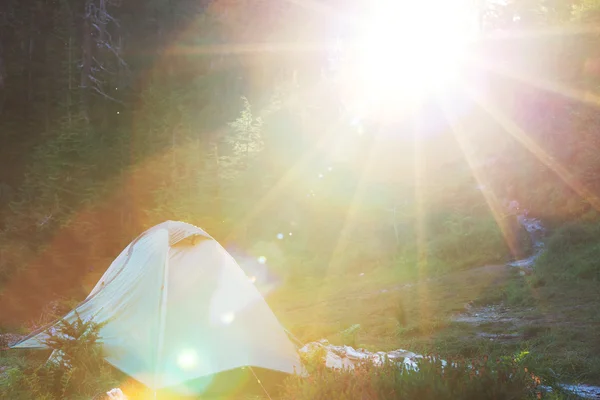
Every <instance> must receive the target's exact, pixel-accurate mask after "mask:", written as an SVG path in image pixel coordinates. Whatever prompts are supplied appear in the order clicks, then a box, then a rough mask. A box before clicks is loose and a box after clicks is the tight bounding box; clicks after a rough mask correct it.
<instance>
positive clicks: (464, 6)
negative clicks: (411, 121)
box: [344, 0, 476, 110]
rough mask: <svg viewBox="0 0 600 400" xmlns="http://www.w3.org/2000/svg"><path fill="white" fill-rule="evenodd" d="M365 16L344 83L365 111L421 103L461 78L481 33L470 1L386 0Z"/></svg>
mask: <svg viewBox="0 0 600 400" xmlns="http://www.w3.org/2000/svg"><path fill="white" fill-rule="evenodd" d="M373 4H374V5H373V8H372V10H371V12H370V13H368V16H367V17H366V18H365V19H364V25H363V28H362V29H361V33H360V35H359V40H358V43H356V47H355V53H354V54H353V59H354V61H352V62H350V63H348V65H349V68H350V69H351V71H349V73H347V74H344V76H346V77H347V82H345V83H344V85H345V86H348V88H344V90H349V91H350V92H351V96H352V97H353V98H354V99H355V101H356V102H357V103H360V105H358V106H357V107H358V108H360V109H362V110H365V109H367V110H369V109H370V110H372V109H377V108H378V107H380V106H381V105H385V106H390V105H392V106H394V107H397V106H398V105H401V104H403V103H408V104H409V105H410V104H415V102H419V101H421V100H423V98H425V97H428V96H430V95H432V94H434V93H436V92H440V91H443V90H444V89H447V88H448V87H449V86H451V85H453V84H454V83H456V82H457V81H458V78H459V72H460V68H461V65H462V63H463V61H464V58H465V55H466V52H467V49H468V46H469V44H470V42H471V41H472V40H473V39H474V38H475V30H474V28H475V26H476V25H475V24H474V21H476V19H474V14H473V11H472V7H470V6H469V5H470V0H424V1H414V0H381V1H378V2H373Z"/></svg>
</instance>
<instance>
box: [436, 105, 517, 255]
mask: <svg viewBox="0 0 600 400" xmlns="http://www.w3.org/2000/svg"><path fill="white" fill-rule="evenodd" d="M439 104H440V106H441V109H442V112H443V113H444V115H445V116H446V120H447V121H448V122H449V124H450V129H451V130H452V133H453V135H454V137H455V138H456V142H457V143H458V146H459V148H460V150H461V152H462V153H463V155H464V158H465V161H466V162H467V164H468V165H469V169H470V170H471V173H472V174H473V177H474V178H475V180H476V181H477V184H478V185H480V186H485V185H486V180H485V178H484V177H483V175H482V173H481V171H480V169H479V168H477V165H476V163H475V161H474V160H473V157H472V154H474V149H473V147H472V146H471V143H470V142H469V140H468V139H467V137H466V134H465V128H464V127H463V125H462V124H461V123H460V122H459V118H458V116H457V115H455V113H453V112H452V111H451V110H452V107H451V106H450V105H449V104H447V102H445V101H440V103H439ZM482 194H483V197H484V199H485V201H486V203H487V205H488V207H489V209H490V211H491V212H492V216H493V217H494V219H495V220H496V224H497V225H498V227H499V228H500V231H501V232H502V236H503V237H504V240H505V242H506V244H507V245H508V247H509V250H510V252H511V253H512V254H513V255H516V254H518V253H517V246H516V238H515V237H514V235H512V233H511V231H510V230H509V229H507V226H506V224H505V223H504V217H505V215H504V212H503V210H502V206H501V201H499V199H498V198H497V197H496V195H495V193H493V192H491V191H489V190H483V191H482Z"/></svg>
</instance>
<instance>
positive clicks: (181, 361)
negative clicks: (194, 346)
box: [177, 349, 198, 370]
mask: <svg viewBox="0 0 600 400" xmlns="http://www.w3.org/2000/svg"><path fill="white" fill-rule="evenodd" d="M197 364H198V355H197V354H196V352H195V351H194V350H189V349H188V350H184V351H182V352H181V354H179V357H177V365H179V368H181V369H183V370H189V369H192V368H194V367H195V366H196V365H197Z"/></svg>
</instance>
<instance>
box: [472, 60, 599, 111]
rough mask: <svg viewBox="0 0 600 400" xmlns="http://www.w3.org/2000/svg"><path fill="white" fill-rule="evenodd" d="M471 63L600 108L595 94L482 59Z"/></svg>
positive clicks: (597, 96)
mask: <svg viewBox="0 0 600 400" xmlns="http://www.w3.org/2000/svg"><path fill="white" fill-rule="evenodd" d="M470 63H471V64H472V65H474V66H477V67H480V68H483V69H486V70H488V71H491V72H494V73H497V74H500V75H504V76H507V77H509V78H512V79H515V80H518V81H520V82H522V83H524V84H526V85H529V86H533V87H536V88H538V89H542V90H544V91H547V92H551V93H555V94H559V95H561V96H564V97H566V98H569V99H571V100H576V101H579V102H582V103H585V104H589V105H592V106H595V107H600V95H598V94H597V93H595V92H592V91H589V90H582V89H577V88H572V87H568V86H566V85H561V84H560V83H556V82H551V81H549V80H547V79H543V78H540V77H539V76H534V75H532V74H525V73H522V72H516V71H514V70H510V69H508V68H506V67H502V66H501V65H499V64H491V63H490V62H486V61H484V60H481V59H477V60H476V59H471V60H470Z"/></svg>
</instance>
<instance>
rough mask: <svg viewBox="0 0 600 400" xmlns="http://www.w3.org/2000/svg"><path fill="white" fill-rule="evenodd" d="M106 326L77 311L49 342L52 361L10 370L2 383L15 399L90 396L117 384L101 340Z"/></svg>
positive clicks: (56, 399)
mask: <svg viewBox="0 0 600 400" xmlns="http://www.w3.org/2000/svg"><path fill="white" fill-rule="evenodd" d="M103 325H104V324H99V323H96V322H93V321H92V320H89V321H84V320H82V319H81V318H80V317H79V315H77V314H76V319H75V320H74V321H73V322H69V321H67V320H64V319H63V320H61V321H60V322H59V323H58V325H57V327H56V329H55V330H52V331H51V332H50V336H49V337H48V338H47V339H46V341H45V344H46V345H47V346H48V347H49V348H50V349H51V350H52V351H53V356H52V358H51V360H49V361H47V362H45V363H43V364H37V365H29V366H25V367H23V368H12V369H10V370H9V371H7V374H6V377H5V379H4V381H2V382H0V384H1V386H2V390H3V393H5V394H6V395H7V396H8V398H11V399H15V400H17V399H24V400H25V399H44V400H59V399H60V400H62V399H89V398H92V397H93V396H94V395H96V394H98V393H100V392H106V390H108V389H110V388H111V387H114V386H116V384H118V381H117V380H116V377H115V375H114V372H113V369H112V368H111V367H110V366H109V365H108V364H106V363H105V362H104V359H103V355H102V351H101V348H100V346H99V345H98V343H97V341H98V337H99V331H100V329H101V328H102V326H103Z"/></svg>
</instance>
